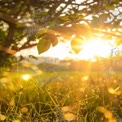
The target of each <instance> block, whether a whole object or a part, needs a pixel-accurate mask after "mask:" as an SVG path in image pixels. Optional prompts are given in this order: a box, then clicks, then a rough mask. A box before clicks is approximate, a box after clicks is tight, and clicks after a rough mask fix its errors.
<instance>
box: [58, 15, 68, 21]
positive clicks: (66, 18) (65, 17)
mask: <svg viewBox="0 0 122 122" xmlns="http://www.w3.org/2000/svg"><path fill="white" fill-rule="evenodd" d="M59 20H62V21H69V17H68V16H61V17H60V18H59Z"/></svg>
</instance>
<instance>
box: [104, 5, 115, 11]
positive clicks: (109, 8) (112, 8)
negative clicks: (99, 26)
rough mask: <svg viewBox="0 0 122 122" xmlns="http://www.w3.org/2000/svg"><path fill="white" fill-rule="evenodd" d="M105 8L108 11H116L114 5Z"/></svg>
mask: <svg viewBox="0 0 122 122" xmlns="http://www.w3.org/2000/svg"><path fill="white" fill-rule="evenodd" d="M103 6H104V7H105V9H106V10H114V8H115V7H114V5H109V4H108V5H106V4H105V5H103Z"/></svg>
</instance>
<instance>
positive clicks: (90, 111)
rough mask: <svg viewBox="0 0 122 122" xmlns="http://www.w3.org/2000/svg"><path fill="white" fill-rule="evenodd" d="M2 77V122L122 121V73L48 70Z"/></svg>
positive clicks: (0, 88) (0, 111)
mask: <svg viewBox="0 0 122 122" xmlns="http://www.w3.org/2000/svg"><path fill="white" fill-rule="evenodd" d="M20 76H21V74H20V73H18V74H17V73H16V74H4V75H2V76H1V78H0V121H1V122H2V121H3V122H122V74H121V73H116V74H115V75H113V76H112V75H111V76H110V77H107V76H106V75H105V74H101V73H95V72H94V73H93V72H92V73H88V72H87V73H83V72H45V73H42V74H40V75H38V76H32V77H30V79H22V78H20Z"/></svg>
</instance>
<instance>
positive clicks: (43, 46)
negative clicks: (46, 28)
mask: <svg viewBox="0 0 122 122" xmlns="http://www.w3.org/2000/svg"><path fill="white" fill-rule="evenodd" d="M50 46H51V41H50V40H45V39H44V38H43V39H41V40H40V41H39V43H38V44H37V50H38V53H39V54H41V53H43V52H45V51H47V50H48V49H49V48H50Z"/></svg>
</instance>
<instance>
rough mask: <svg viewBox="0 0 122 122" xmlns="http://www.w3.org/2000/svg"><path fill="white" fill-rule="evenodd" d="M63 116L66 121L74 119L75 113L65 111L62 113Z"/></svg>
mask: <svg viewBox="0 0 122 122" xmlns="http://www.w3.org/2000/svg"><path fill="white" fill-rule="evenodd" d="M63 118H64V119H65V120H67V121H69V122H70V121H72V120H75V115H74V114H72V113H69V112H67V113H64V114H63Z"/></svg>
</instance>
